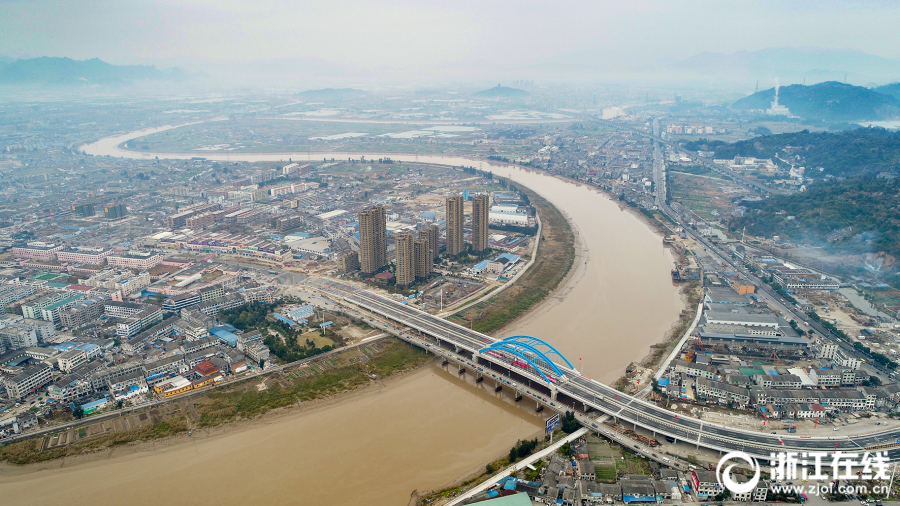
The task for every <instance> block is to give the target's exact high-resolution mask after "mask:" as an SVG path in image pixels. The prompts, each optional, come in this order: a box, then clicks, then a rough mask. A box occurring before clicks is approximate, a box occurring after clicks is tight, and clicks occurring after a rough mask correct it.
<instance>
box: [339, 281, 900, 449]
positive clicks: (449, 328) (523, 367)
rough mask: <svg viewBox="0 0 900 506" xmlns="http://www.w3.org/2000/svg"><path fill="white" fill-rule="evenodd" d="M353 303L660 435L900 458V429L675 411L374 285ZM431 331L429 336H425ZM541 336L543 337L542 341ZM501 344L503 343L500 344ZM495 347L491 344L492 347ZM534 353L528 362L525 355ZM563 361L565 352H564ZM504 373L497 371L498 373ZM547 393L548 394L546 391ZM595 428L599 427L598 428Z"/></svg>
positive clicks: (553, 393) (572, 402) (428, 342)
mask: <svg viewBox="0 0 900 506" xmlns="http://www.w3.org/2000/svg"><path fill="white" fill-rule="evenodd" d="M335 297H340V298H343V299H344V300H345V301H347V302H348V303H351V304H353V305H355V306H358V307H361V308H364V309H366V310H368V311H371V312H373V313H376V314H378V315H380V316H382V317H384V318H387V319H389V320H391V321H394V322H396V323H398V324H400V325H402V326H405V327H408V328H409V329H415V331H418V333H420V334H421V336H416V335H415V333H412V332H409V331H407V332H401V333H400V335H399V337H401V338H404V339H406V340H407V341H409V342H411V343H413V344H416V345H417V346H423V347H425V348H426V349H428V348H433V349H432V350H431V351H432V352H435V353H436V354H439V355H444V356H448V355H449V354H448V353H446V351H451V352H452V356H454V357H457V358H458V362H459V364H460V367H464V366H465V365H468V366H469V367H471V368H473V369H474V370H473V371H472V372H473V373H475V374H478V375H485V376H488V377H493V378H495V379H498V380H499V381H502V382H504V383H505V384H506V385H507V386H509V387H512V388H516V387H518V386H520V385H519V383H521V387H522V389H523V390H525V389H526V388H525V383H526V382H527V384H528V388H527V390H528V391H530V392H535V391H536V392H538V393H537V394H529V396H530V397H534V398H535V399H536V400H537V401H539V402H543V403H545V404H547V405H548V406H550V407H551V408H553V409H555V410H560V411H561V410H565V409H572V410H575V411H582V412H588V411H591V410H597V411H600V412H602V413H604V414H607V415H609V416H611V417H613V418H614V419H616V420H617V421H618V422H619V423H628V424H633V425H634V426H635V427H642V428H644V429H646V430H648V431H650V432H652V433H653V434H654V435H655V436H660V435H661V436H668V437H670V438H674V439H675V440H676V441H678V442H683V443H687V444H692V445H696V446H698V447H704V448H709V449H712V450H717V451H720V452H730V451H735V450H739V451H744V452H747V453H749V454H751V455H754V456H755V457H757V458H761V459H764V460H768V459H769V457H770V454H771V453H775V452H780V451H796V452H810V451H822V452H834V451H836V450H840V451H844V452H854V453H856V452H863V451H875V450H888V451H889V453H890V457H891V459H892V460H894V459H897V458H900V444H898V443H897V441H898V438H900V428H896V429H889V430H885V431H881V432H875V433H871V434H867V435H859V436H837V435H834V436H829V437H807V436H780V435H775V434H766V433H761V432H755V431H749V430H743V429H737V428H730V427H725V426H722V425H717V424H713V423H709V422H704V421H702V420H699V419H696V418H692V417H688V416H684V415H680V414H676V413H673V412H671V411H669V410H667V409H665V408H661V407H659V406H657V405H655V404H652V403H649V402H647V401H644V400H642V399H639V398H637V397H634V396H630V395H627V394H624V393H622V392H619V391H617V390H615V389H613V388H611V387H609V386H607V385H605V384H603V383H600V382H599V381H595V380H593V379H591V378H588V377H585V376H582V375H581V374H580V373H579V372H578V371H577V370H575V369H574V368H573V367H570V366H569V365H567V364H560V363H558V362H556V363H554V364H548V363H547V362H546V360H542V359H541V357H544V358H546V356H549V354H548V355H541V357H538V356H535V354H534V353H531V352H528V351H527V350H525V349H524V348H516V347H515V345H512V346H511V347H510V349H511V350H518V352H519V353H518V354H517V353H506V352H504V350H503V343H504V342H507V341H506V340H498V339H495V338H493V337H491V336H488V335H485V334H482V333H480V332H476V331H474V330H470V329H467V328H465V327H462V326H460V325H457V324H455V323H452V322H449V321H447V320H444V319H442V318H440V317H437V316H434V315H431V314H428V313H425V312H423V311H420V310H418V309H415V308H412V307H409V306H407V305H405V304H402V303H401V302H398V301H396V300H393V299H390V298H386V297H382V296H380V295H377V294H374V293H372V292H368V291H355V292H344V293H336V294H335ZM425 337H427V338H428V339H423V338H425ZM537 341H539V340H537ZM498 343H500V346H499V347H497V345H498ZM486 348H490V350H486ZM526 356H527V357H528V358H529V359H531V360H527V359H526V360H527V364H523V363H522V362H521V360H522V357H526ZM563 361H565V360H564V358H563ZM498 372H500V374H499V375H498V374H497V373H498ZM542 393H543V396H542V395H541V394H542ZM595 428H596V427H595Z"/></svg>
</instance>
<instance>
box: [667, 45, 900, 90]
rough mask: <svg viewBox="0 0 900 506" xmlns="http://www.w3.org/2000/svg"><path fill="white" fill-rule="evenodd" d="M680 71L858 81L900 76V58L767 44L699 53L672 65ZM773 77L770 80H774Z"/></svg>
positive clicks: (791, 79) (732, 77)
mask: <svg viewBox="0 0 900 506" xmlns="http://www.w3.org/2000/svg"><path fill="white" fill-rule="evenodd" d="M672 69H673V70H676V71H679V72H687V73H696V74H700V75H702V76H706V77H715V78H722V79H729V80H745V81H746V80H750V81H752V80H766V79H770V80H774V79H775V78H781V82H794V83H796V82H801V81H803V80H808V81H809V83H810V84H812V83H816V82H822V81H844V80H845V77H846V78H847V80H849V81H852V82H857V83H866V82H870V81H880V82H892V81H897V80H898V79H900V60H893V59H890V58H883V57H881V56H874V55H870V54H866V53H863V52H862V51H857V50H853V49H824V48H816V47H800V48H782V47H775V48H767V49H761V50H759V51H738V52H736V53H730V54H721V53H709V52H704V53H699V54H696V55H694V56H692V57H690V58H688V59H686V60H683V61H681V62H679V63H676V64H675V65H673V66H672ZM771 82H772V81H769V82H768V83H766V84H770V83H771Z"/></svg>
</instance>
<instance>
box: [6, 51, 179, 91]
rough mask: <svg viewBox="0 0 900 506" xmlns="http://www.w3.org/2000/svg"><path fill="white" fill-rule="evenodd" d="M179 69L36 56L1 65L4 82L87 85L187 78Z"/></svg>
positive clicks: (15, 83)
mask: <svg viewBox="0 0 900 506" xmlns="http://www.w3.org/2000/svg"><path fill="white" fill-rule="evenodd" d="M186 78H187V76H186V75H185V74H184V73H183V72H182V71H181V70H179V69H171V70H160V69H157V68H156V67H152V66H143V65H131V66H118V65H111V64H109V63H106V62H104V61H101V60H99V59H97V58H93V59H90V60H83V61H79V60H72V59H70V58H49V57H42V58H33V59H30V60H16V61H13V62H11V63H8V64H6V65H2V66H0V85H33V84H41V85H55V86H67V85H80V86H83V85H87V84H127V83H131V82H134V81H160V80H175V81H180V80H184V79H186Z"/></svg>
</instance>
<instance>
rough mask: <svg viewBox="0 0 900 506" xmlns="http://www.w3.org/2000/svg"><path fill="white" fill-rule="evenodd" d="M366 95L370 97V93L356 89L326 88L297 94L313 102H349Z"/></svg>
mask: <svg viewBox="0 0 900 506" xmlns="http://www.w3.org/2000/svg"><path fill="white" fill-rule="evenodd" d="M365 95H368V93H366V92H365V91H363V90H357V89H354V88H324V89H321V90H306V91H301V92H300V93H297V96H298V97H300V98H303V99H306V100H313V101H318V100H322V101H330V100H347V99H351V98H358V97H362V96H365Z"/></svg>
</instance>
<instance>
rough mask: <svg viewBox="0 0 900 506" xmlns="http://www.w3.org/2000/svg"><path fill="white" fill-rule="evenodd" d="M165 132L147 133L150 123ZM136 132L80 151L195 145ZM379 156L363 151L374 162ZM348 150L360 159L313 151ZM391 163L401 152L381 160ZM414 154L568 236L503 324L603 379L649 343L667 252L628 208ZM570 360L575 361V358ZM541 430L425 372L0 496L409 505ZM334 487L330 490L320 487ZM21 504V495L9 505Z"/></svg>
mask: <svg viewBox="0 0 900 506" xmlns="http://www.w3.org/2000/svg"><path fill="white" fill-rule="evenodd" d="M165 128H170V127H164V128H162V129H153V131H161V130H163V129H165ZM136 136H137V135H136V134H126V135H122V136H116V137H113V138H108V139H102V140H100V141H98V142H96V143H92V144H89V145H86V146H82V147H81V149H82V150H84V151H85V152H86V153H88V154H93V155H110V156H125V157H134V158H143V159H152V158H155V157H156V156H157V155H159V157H160V158H181V159H184V158H191V157H194V156H198V155H197V154H196V153H182V154H171V153H166V154H162V153H159V154H157V153H141V152H131V151H124V150H121V149H119V148H118V147H117V146H118V145H119V144H120V143H122V142H124V141H126V140H129V139H131V138H134V137H136ZM377 155H378V154H377V153H372V154H366V157H367V158H369V157H372V156H374V157H376V158H377ZM202 156H204V157H205V158H208V159H214V160H222V161H226V160H230V161H236V160H247V161H278V160H285V161H286V160H287V159H288V158H292V159H293V160H294V161H300V160H304V159H307V157H308V156H309V157H311V155H307V154H306V153H267V154H230V155H225V154H221V155H218V154H215V155H213V154H208V153H204V154H203V155H202ZM348 156H352V157H354V158H359V156H360V153H354V154H346V153H327V154H325V153H322V154H317V155H315V157H314V158H312V157H311V158H312V159H318V157H328V158H331V157H335V158H344V157H348ZM390 156H391V158H393V159H394V160H397V161H412V160H413V157H412V156H402V155H397V154H395V153H392V154H390ZM418 161H419V162H423V163H441V164H449V165H471V166H476V167H477V166H483V167H484V168H485V169H490V170H492V171H493V172H494V173H495V174H500V175H503V176H506V177H509V178H510V179H512V180H514V181H516V182H519V183H521V184H523V185H525V186H528V187H529V188H531V189H533V190H534V191H536V192H537V193H539V194H541V195H542V196H544V197H545V198H546V199H547V200H549V201H550V202H552V203H553V204H554V205H556V206H557V207H558V208H559V209H560V210H562V211H563V212H564V213H565V214H566V215H567V216H568V218H569V220H570V222H571V223H572V225H573V226H574V227H575V229H576V231H577V232H578V248H577V257H576V265H575V266H574V269H573V272H572V273H571V274H570V276H569V277H568V278H567V280H566V282H565V284H564V286H563V287H561V289H560V290H559V291H558V293H557V294H556V296H554V297H552V298H551V299H549V300H547V301H545V302H544V303H543V304H541V305H540V306H539V307H538V308H537V309H536V310H534V311H532V312H531V313H530V314H529V315H528V316H526V317H525V318H523V319H522V320H520V321H519V322H517V323H516V324H515V325H513V326H511V327H509V328H508V332H507V334H510V335H512V334H513V333H518V334H529V335H534V336H537V337H540V338H542V339H545V340H546V341H548V342H550V343H551V344H553V345H554V346H555V347H556V348H557V349H559V350H560V352H562V353H563V354H564V355H566V356H567V357H568V358H569V360H570V361H571V362H572V363H573V365H575V366H576V367H578V368H579V369H581V370H583V372H584V374H585V375H587V376H590V377H592V378H595V379H598V380H600V381H604V382H612V381H614V380H615V379H617V378H618V377H619V376H621V374H622V372H623V371H624V369H625V367H626V366H627V365H628V364H629V363H630V362H632V361H638V360H640V359H641V358H643V357H644V356H645V355H646V354H647V353H648V351H649V346H650V345H652V344H653V343H656V342H659V341H660V340H661V338H662V336H663V335H664V334H665V333H666V332H667V331H668V330H669V328H670V327H671V326H672V324H673V323H674V322H675V321H676V320H677V319H678V316H679V313H680V311H681V309H682V308H683V301H682V299H681V296H680V294H679V292H678V289H677V287H675V286H673V285H672V282H671V279H670V276H669V271H670V269H671V268H672V263H673V258H672V256H671V254H670V253H669V251H668V250H667V249H665V248H663V246H662V239H661V237H660V236H658V235H657V234H656V233H654V232H653V231H652V230H650V229H649V228H648V227H647V226H646V225H645V224H644V223H643V222H642V221H641V220H640V219H639V218H638V217H636V216H635V215H634V214H632V213H630V212H627V211H623V210H621V209H620V208H619V207H618V205H616V203H614V202H612V201H610V200H609V199H608V198H607V197H606V196H604V195H602V194H601V193H599V192H598V191H596V190H595V189H592V188H589V187H587V186H584V185H578V184H574V183H571V182H568V181H564V180H562V179H559V178H556V177H552V176H548V175H545V174H542V173H539V172H536V171H529V170H524V169H521V168H515V167H510V166H506V165H505V164H494V163H488V162H483V161H480V160H471V159H466V158H461V157H440V156H430V157H429V156H422V155H419V157H418ZM579 359H581V360H579ZM541 426H542V420H541V419H540V418H539V417H536V416H535V415H534V414H533V413H532V408H531V407H530V406H527V407H515V406H510V405H509V404H508V403H504V402H502V401H497V400H495V399H494V397H493V395H492V392H490V391H488V392H484V391H482V390H480V389H478V388H475V387H474V386H472V385H469V384H464V383H463V382H462V381H458V380H456V379H455V378H450V377H448V376H446V373H438V372H436V371H435V370H434V369H432V370H431V371H430V372H428V373H419V374H415V375H412V376H410V377H407V378H404V379H402V380H399V381H398V382H397V383H396V384H394V385H392V386H390V387H389V388H387V389H385V390H384V391H382V392H379V393H377V394H365V395H360V396H356V397H353V398H351V399H348V400H346V401H345V402H342V403H340V404H338V405H336V406H334V407H331V408H328V409H323V410H320V411H315V412H308V413H299V412H298V413H296V414H292V415H289V416H285V417H280V418H278V419H277V420H275V421H273V422H272V423H269V424H266V425H264V426H261V427H258V428H253V429H247V430H243V431H236V432H234V433H232V434H226V435H222V436H218V437H215V438H211V439H208V440H203V441H198V442H196V443H194V444H192V445H190V446H183V447H177V448H175V449H172V450H168V451H164V452H160V453H153V452H150V453H143V454H134V455H130V456H127V457H123V458H111V459H108V460H104V461H102V462H95V463H91V464H83V465H78V466H74V467H71V468H61V469H50V470H44V471H36V472H31V473H26V474H21V475H18V476H16V477H14V478H13V477H10V478H3V477H0V485H2V486H0V488H2V489H4V490H5V491H7V494H6V497H13V498H16V499H17V500H18V499H21V504H46V503H49V502H51V501H53V500H58V499H64V500H65V501H66V502H68V503H75V504H78V503H80V502H82V500H80V499H79V498H83V502H85V503H87V502H91V503H111V502H114V503H120V502H129V503H133V504H138V505H139V504H150V503H151V501H152V502H153V503H157V502H168V503H177V504H180V503H185V502H189V501H191V502H193V501H194V500H196V499H198V498H199V497H200V496H201V495H202V498H203V500H210V499H212V500H213V501H215V500H224V502H225V503H235V502H237V501H239V500H251V501H254V502H256V503H263V504H268V503H272V504H280V503H284V502H291V503H296V504H323V502H324V498H325V497H326V494H328V495H329V496H330V497H338V498H339V499H338V500H337V501H335V502H337V503H339V504H371V505H380V504H384V505H397V504H406V502H407V501H408V499H409V494H410V492H411V491H412V490H413V489H419V490H427V489H430V488H437V487H440V486H442V485H445V484H447V483H448V482H449V481H451V480H454V479H456V478H459V477H460V476H461V475H463V474H465V473H467V472H469V471H472V470H474V469H476V468H478V467H479V466H481V465H483V464H484V463H486V462H487V461H488V460H489V459H491V458H493V457H496V456H499V455H500V454H502V453H504V452H505V451H506V450H507V449H508V448H509V447H510V446H512V445H513V444H514V443H515V441H516V439H519V438H525V437H530V436H532V435H533V434H535V433H536V432H537V431H538V430H540V427H541ZM331 494H333V495H331ZM16 503H18V502H16Z"/></svg>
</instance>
